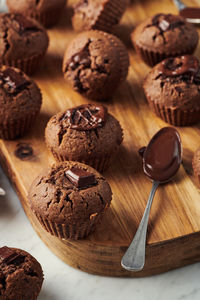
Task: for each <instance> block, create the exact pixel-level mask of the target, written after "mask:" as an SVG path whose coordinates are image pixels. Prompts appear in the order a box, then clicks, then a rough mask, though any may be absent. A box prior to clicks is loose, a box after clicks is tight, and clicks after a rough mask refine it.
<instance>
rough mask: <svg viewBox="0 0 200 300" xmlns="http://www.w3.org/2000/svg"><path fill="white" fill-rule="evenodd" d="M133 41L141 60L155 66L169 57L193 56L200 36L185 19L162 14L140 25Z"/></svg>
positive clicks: (133, 36) (133, 35)
mask: <svg viewBox="0 0 200 300" xmlns="http://www.w3.org/2000/svg"><path fill="white" fill-rule="evenodd" d="M131 39H132V42H133V45H134V47H135V50H136V51H137V53H138V54H139V55H140V56H141V58H142V59H143V60H144V61H145V62H146V63H147V64H149V65H150V66H154V65H155V64H157V63H158V62H160V61H162V60H163V59H165V58H167V57H176V56H180V55H183V54H192V53H193V52H194V50H195V49H196V47H197V44H198V40H199V35H198V32H197V30H196V29H195V27H194V26H193V25H192V24H190V23H187V21H186V20H185V19H184V18H183V17H181V16H176V15H172V14H163V13H160V14H157V15H155V16H153V17H150V18H148V19H146V20H145V21H144V22H142V23H141V24H140V25H138V26H137V27H136V29H135V30H134V31H133V33H132V35H131Z"/></svg>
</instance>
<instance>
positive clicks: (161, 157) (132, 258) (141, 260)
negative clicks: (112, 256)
mask: <svg viewBox="0 0 200 300" xmlns="http://www.w3.org/2000/svg"><path fill="white" fill-rule="evenodd" d="M144 149H145V148H144V147H143V148H142V150H140V153H141V155H142V154H143V150H144ZM181 154H182V147H181V139H180V136H179V133H178V132H177V131H176V129H175V128H173V127H165V128H163V129H161V130H160V131H158V133H157V134H156V135H154V137H153V138H152V140H151V141H150V143H149V144H148V146H147V148H146V149H145V151H144V155H143V169H144V172H145V174H146V175H147V176H148V177H149V178H150V179H152V180H153V187H152V190H151V193H150V196H149V200H148V202H147V206H146V209H145V212H144V215H143V217H142V220H141V222H140V225H139V227H138V230H137V232H136V234H135V237H134V239H133V241H132V243H131V244H130V246H129V248H128V250H127V251H126V253H125V254H124V256H123V258H122V261H121V265H122V267H123V268H124V269H126V270H128V271H135V272H136V271H141V270H142V269H143V268H144V264H145V249H146V235H147V226H148V220H149V214H150V210H151V205H152V202H153V198H154V195H155V192H156V189H157V188H158V186H159V184H160V183H163V182H166V181H169V180H170V179H171V178H172V177H173V176H174V175H175V174H176V172H177V171H178V169H179V166H180V163H181Z"/></svg>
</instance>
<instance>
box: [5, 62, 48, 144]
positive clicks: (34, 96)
mask: <svg viewBox="0 0 200 300" xmlns="http://www.w3.org/2000/svg"><path fill="white" fill-rule="evenodd" d="M41 104H42V95H41V92H40V89H39V88H38V86H37V85H36V83H35V82H34V81H33V80H32V79H30V78H29V77H28V76H27V75H26V74H24V73H23V72H22V71H21V70H19V69H16V68H12V67H8V66H0V105H1V109H0V138H3V139H7V140H11V139H14V138H16V137H19V136H23V135H24V134H25V133H26V132H27V131H28V130H29V129H30V127H31V126H32V125H33V124H34V122H35V118H36V117H37V115H38V114H39V112H40V108H41Z"/></svg>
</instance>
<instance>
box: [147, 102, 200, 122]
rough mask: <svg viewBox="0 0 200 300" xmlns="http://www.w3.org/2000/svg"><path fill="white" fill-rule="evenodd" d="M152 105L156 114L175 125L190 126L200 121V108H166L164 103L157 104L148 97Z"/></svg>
mask: <svg viewBox="0 0 200 300" xmlns="http://www.w3.org/2000/svg"><path fill="white" fill-rule="evenodd" d="M147 100H148V102H149V105H150V107H151V108H152V109H153V110H154V112H155V113H156V115H157V116H158V117H160V118H161V119H162V120H164V121H165V122H167V123H169V124H171V125H174V126H189V125H192V124H195V123H198V122H200V108H194V109H189V110H181V109H179V108H175V109H174V108H166V107H165V106H164V105H162V104H156V103H154V101H152V100H151V99H150V97H147Z"/></svg>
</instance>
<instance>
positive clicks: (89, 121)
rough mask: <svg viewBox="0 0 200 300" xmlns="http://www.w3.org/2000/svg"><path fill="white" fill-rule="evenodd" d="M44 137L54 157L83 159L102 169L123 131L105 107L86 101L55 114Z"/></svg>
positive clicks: (112, 157)
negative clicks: (83, 103) (86, 102)
mask: <svg viewBox="0 0 200 300" xmlns="http://www.w3.org/2000/svg"><path fill="white" fill-rule="evenodd" d="M45 139H46V144H47V147H48V148H49V149H50V151H51V152H52V153H53V155H54V157H55V159H56V160H58V161H65V160H73V161H79V162H83V163H86V164H88V165H90V166H92V167H94V168H95V169H97V170H98V171H99V172H103V171H104V170H105V169H107V168H108V167H109V166H110V164H111V162H112V160H113V159H114V157H115V155H116V153H117V151H118V149H119V147H120V145H121V143H122V140H123V132H122V129H121V126H120V124H119V122H118V121H117V120H116V119H115V118H114V117H113V116H112V115H111V114H109V113H108V112H107V109H106V108H105V107H104V106H102V105H94V104H87V105H86V104H85V105H81V106H77V107H74V108H71V109H68V110H67V111H64V112H60V113H58V114H56V115H54V116H53V117H52V118H51V119H50V121H49V122H48V124H47V127H46V130H45Z"/></svg>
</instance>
